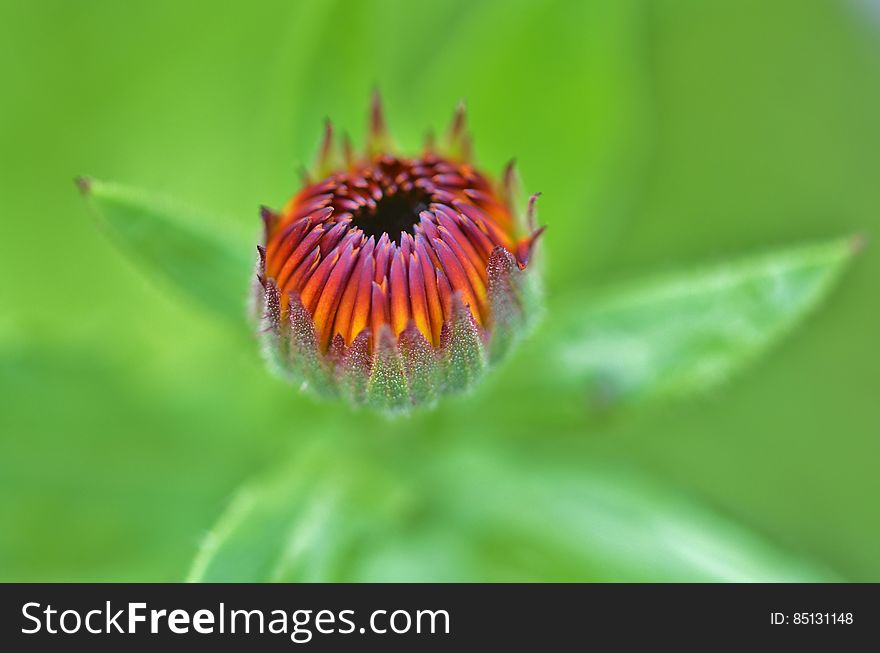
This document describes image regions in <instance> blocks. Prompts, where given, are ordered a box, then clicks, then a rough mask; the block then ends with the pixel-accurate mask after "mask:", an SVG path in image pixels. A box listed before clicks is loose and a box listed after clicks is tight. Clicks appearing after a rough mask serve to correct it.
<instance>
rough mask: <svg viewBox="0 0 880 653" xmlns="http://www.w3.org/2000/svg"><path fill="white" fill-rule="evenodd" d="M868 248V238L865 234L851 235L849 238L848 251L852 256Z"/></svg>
mask: <svg viewBox="0 0 880 653" xmlns="http://www.w3.org/2000/svg"><path fill="white" fill-rule="evenodd" d="M867 246H868V237H867V236H865V234H861V233H859V234H853V235H852V236H850V238H849V250H850V252H851V253H853V254H860V253H861V251H862V250H863V249H865V247H867Z"/></svg>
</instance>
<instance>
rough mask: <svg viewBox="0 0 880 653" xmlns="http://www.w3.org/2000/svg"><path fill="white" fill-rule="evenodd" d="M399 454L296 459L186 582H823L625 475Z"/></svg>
mask: <svg viewBox="0 0 880 653" xmlns="http://www.w3.org/2000/svg"><path fill="white" fill-rule="evenodd" d="M459 442H463V441H459ZM397 444H398V445H401V443H397ZM434 444H435V445H436V443H434ZM401 446H404V447H405V446H406V445H401ZM361 453H362V452H361ZM413 453H415V454H418V453H419V452H414V451H409V452H408V455H403V456H400V457H399V461H402V462H398V463H396V464H394V465H392V466H389V465H386V464H381V465H377V464H374V463H371V462H369V456H367V457H366V458H367V459H366V460H365V458H364V456H362V455H358V456H352V457H350V458H349V457H345V456H340V453H339V448H338V447H328V448H327V449H325V450H324V451H322V452H317V451H316V450H313V451H312V452H311V453H309V454H307V455H304V456H302V457H300V458H298V460H297V462H296V463H294V464H293V465H290V466H288V467H286V468H284V469H282V470H281V471H280V472H279V473H277V474H276V475H274V476H273V477H272V478H270V479H266V480H264V481H262V482H259V483H257V484H254V485H252V486H250V487H248V488H247V489H245V490H243V491H242V492H240V493H239V495H238V496H237V498H236V499H235V500H234V501H233V502H232V505H231V506H230V508H229V509H228V511H227V512H226V514H225V515H224V516H223V517H222V518H221V519H220V521H219V522H218V524H217V526H216V528H215V529H214V530H213V531H212V532H211V533H210V534H209V535H208V537H207V538H206V539H205V542H204V544H203V546H202V549H201V551H200V552H199V554H198V556H197V558H196V560H195V562H194V564H193V567H192V570H191V573H190V576H189V580H190V581H204V582H220V581H234V582H238V581H241V582H263V581H284V582H303V581H324V582H326V581H352V582H355V581H822V580H833V579H834V578H835V577H834V575H833V574H831V573H830V572H829V571H828V570H826V569H824V568H822V567H821V566H816V565H814V564H812V563H810V562H807V561H805V560H803V559H800V558H799V557H797V556H792V555H790V554H789V553H787V552H783V551H781V550H779V549H777V548H775V547H774V546H772V545H770V544H768V543H767V542H766V541H764V540H763V539H762V538H761V537H759V536H758V535H756V534H754V533H751V532H749V531H748V530H747V529H745V528H743V527H740V526H738V525H736V524H734V523H732V522H730V521H728V520H726V519H724V518H722V517H720V516H718V515H716V514H713V513H711V512H710V511H708V510H706V509H705V508H703V507H701V506H699V505H697V504H695V503H693V502H691V501H689V500H688V499H686V498H684V497H682V496H680V495H678V494H677V493H675V492H672V491H670V490H668V489H667V488H664V487H662V486H659V485H658V484H657V483H654V482H651V481H649V480H648V479H646V478H644V477H642V476H640V475H638V474H636V473H635V472H634V471H632V470H615V469H613V468H612V469H609V468H607V467H600V466H599V465H595V464H584V463H583V461H581V462H573V461H572V460H571V457H568V458H566V457H561V456H558V455H556V456H555V457H551V458H549V459H542V456H541V454H540V452H538V451H536V450H525V451H519V452H517V453H516V454H515V455H510V450H507V451H499V450H498V449H497V448H492V447H485V446H484V447H483V448H482V449H480V448H476V447H473V446H471V445H468V444H465V445H464V446H459V447H453V448H452V449H451V450H450V449H446V450H441V449H440V448H438V447H436V446H435V448H434V449H432V451H431V453H432V454H433V455H432V456H419V455H409V454H413ZM421 453H422V454H424V453H425V452H424V451H422V452H421Z"/></svg>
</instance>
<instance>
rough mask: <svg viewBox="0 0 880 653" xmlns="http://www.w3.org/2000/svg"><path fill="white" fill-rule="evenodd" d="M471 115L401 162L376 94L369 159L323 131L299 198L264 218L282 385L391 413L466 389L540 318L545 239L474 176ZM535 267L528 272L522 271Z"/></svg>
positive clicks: (503, 194) (263, 303)
mask: <svg viewBox="0 0 880 653" xmlns="http://www.w3.org/2000/svg"><path fill="white" fill-rule="evenodd" d="M470 143H471V139H470V136H469V134H468V132H467V129H466V127H465V114H464V108H463V106H460V107H459V108H458V109H457V110H456V113H455V117H454V119H453V123H452V126H451V128H450V130H449V131H448V133H447V136H446V138H445V139H443V140H442V142H439V143H435V141H434V139H433V138H429V139H428V141H427V143H426V145H425V148H424V151H423V152H422V153H421V155H419V156H414V157H404V156H401V155H399V154H397V153H396V152H395V150H394V148H393V147H392V145H391V142H390V136H389V134H388V132H387V129H386V126H385V119H384V117H383V114H382V108H381V105H380V102H379V98H378V95H376V96H375V97H374V100H373V105H372V108H371V111H370V123H369V130H368V138H367V144H366V148H365V152H364V153H363V154H360V155H356V154H355V153H353V151H352V148H351V145H350V144H349V142H348V140H347V139H344V140H343V142H342V147H340V148H337V147H336V145H335V140H334V133H333V128H332V126H331V124H330V122H329V121H328V122H327V124H326V127H325V132H324V138H323V142H322V144H321V146H320V150H319V155H318V160H317V162H316V164H315V167H314V170H313V171H312V173H311V174H308V175H307V177H306V178H307V180H310V179H318V180H319V181H314V182H313V181H307V182H306V185H305V187H304V188H303V189H302V190H300V191H299V192H298V193H297V194H296V195H294V197H293V198H292V199H291V200H290V201H289V202H287V204H286V205H285V206H284V207H283V209H281V210H280V211H272V210H270V209H267V208H265V207H264V208H263V209H262V211H261V213H262V219H263V225H264V244H263V245H261V246H259V247H258V251H259V260H258V269H257V281H258V286H257V288H256V290H257V296H258V301H257V306H258V311H259V317H260V318H261V322H262V323H261V326H260V331H259V333H260V337H261V338H262V340H263V342H264V346H265V349H266V352H267V355H268V357H269V359H270V360H271V361H272V362H273V364H274V365H275V366H276V367H277V368H278V369H279V370H280V371H281V372H282V373H283V374H284V375H285V376H287V377H288V378H290V379H292V380H294V381H297V382H299V383H301V384H302V385H305V386H307V387H310V388H312V389H314V390H316V391H317V392H318V393H320V394H323V395H341V396H343V397H344V398H346V399H347V400H349V401H350V402H351V403H353V404H356V405H360V404H367V405H370V406H374V407H376V408H379V409H382V410H387V411H392V412H393V411H405V410H407V409H409V408H412V407H413V406H418V405H425V404H431V403H433V402H434V401H436V399H437V398H439V397H440V396H441V395H443V394H446V393H451V392H459V391H462V390H465V389H466V388H468V387H470V386H471V385H472V384H473V383H474V382H475V381H477V380H478V379H479V378H480V377H481V376H482V374H483V372H484V371H485V369H486V367H487V366H488V365H489V364H491V363H493V362H495V361H497V360H499V359H500V358H502V357H503V356H504V355H505V354H506V353H507V352H508V351H509V349H510V347H511V346H512V345H513V343H514V342H515V341H516V340H517V339H518V338H519V337H520V336H521V335H522V334H523V332H524V331H525V330H526V328H527V326H528V323H529V321H530V319H529V318H530V317H531V316H533V315H534V313H535V308H536V307H535V306H533V305H532V304H533V302H534V301H535V298H534V295H535V293H534V291H533V287H534V285H535V284H534V279H533V277H534V274H533V273H532V270H531V267H532V266H530V265H529V263H530V258H531V257H532V253H533V250H534V248H535V244H536V242H537V239H538V237H539V235H540V234H541V232H542V229H539V228H537V226H536V224H535V219H534V218H535V199H536V198H537V195H533V196H532V198H531V199H530V201H529V202H528V205H527V209H526V211H517V210H515V208H514V203H515V201H514V196H515V194H516V187H515V186H516V173H515V170H514V167H513V164H512V163H511V164H510V165H509V166H508V167H507V168H506V169H505V172H504V174H503V176H502V181H501V182H500V183H498V184H496V183H494V182H493V181H491V180H490V179H489V178H487V177H486V176H484V175H483V174H481V173H480V172H478V171H477V170H476V169H475V168H474V167H473V165H472V163H471V154H470V149H471V146H470ZM527 268H529V269H528V270H527Z"/></svg>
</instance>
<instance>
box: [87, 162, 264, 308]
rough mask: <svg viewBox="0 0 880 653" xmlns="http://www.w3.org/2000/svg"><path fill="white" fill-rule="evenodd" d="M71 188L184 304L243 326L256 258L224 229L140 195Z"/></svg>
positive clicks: (97, 186) (112, 188) (109, 188)
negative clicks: (191, 301) (176, 291)
mask: <svg viewBox="0 0 880 653" xmlns="http://www.w3.org/2000/svg"><path fill="white" fill-rule="evenodd" d="M77 184H78V185H79V187H80V189H81V190H82V191H83V193H84V195H85V196H86V198H87V199H88V200H89V203H90V204H91V205H92V207H93V208H94V209H95V212H96V213H97V215H98V217H99V219H100V221H101V224H102V226H103V227H105V229H106V230H107V232H109V235H110V236H111V238H112V239H113V241H114V242H116V243H118V244H119V245H120V246H121V247H122V248H123V250H124V251H126V252H128V253H131V254H133V255H134V256H135V257H136V258H137V259H138V260H139V261H140V262H142V263H143V264H145V267H146V268H147V269H148V270H149V271H150V272H156V273H158V274H160V275H161V276H164V277H165V278H166V279H167V280H169V281H171V282H172V284H173V285H174V286H176V287H177V288H178V289H179V290H181V291H183V293H184V294H185V295H186V296H187V297H188V298H190V299H194V300H195V301H197V302H198V303H199V304H201V305H203V306H205V307H207V308H209V309H210V310H212V311H215V312H218V313H220V314H222V315H224V316H226V317H229V318H232V319H234V320H236V321H238V322H243V315H244V313H245V297H247V288H248V279H249V275H250V273H251V272H252V270H253V267H254V259H255V258H256V254H254V255H253V257H251V256H250V255H249V252H248V251H247V250H246V248H244V247H242V246H240V245H238V244H236V242H235V241H236V239H235V238H234V237H233V235H232V234H230V233H229V232H228V231H227V229H228V227H226V226H224V225H221V224H217V226H216V227H215V228H214V229H212V230H209V228H208V227H207V226H206V225H207V221H206V220H204V219H200V218H199V217H198V216H197V215H196V214H195V212H193V211H192V210H189V209H186V208H184V207H181V206H177V205H175V204H174V203H172V202H170V201H168V200H165V199H161V198H158V197H154V196H151V195H149V194H147V193H145V192H143V191H140V190H136V189H133V188H128V187H126V186H121V185H119V184H114V183H109V182H104V181H98V180H96V179H87V178H82V177H81V178H79V179H77Z"/></svg>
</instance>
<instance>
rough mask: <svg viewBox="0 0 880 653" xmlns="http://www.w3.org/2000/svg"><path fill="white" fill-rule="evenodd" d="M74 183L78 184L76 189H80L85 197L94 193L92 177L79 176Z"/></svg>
mask: <svg viewBox="0 0 880 653" xmlns="http://www.w3.org/2000/svg"><path fill="white" fill-rule="evenodd" d="M73 183H74V184H76V187H77V188H78V189H79V192H80V193H82V195H83V197H88V195H89V193H91V191H92V180H91V178H90V177H86V176H84V175H79V176H78V177H74V179H73Z"/></svg>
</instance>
